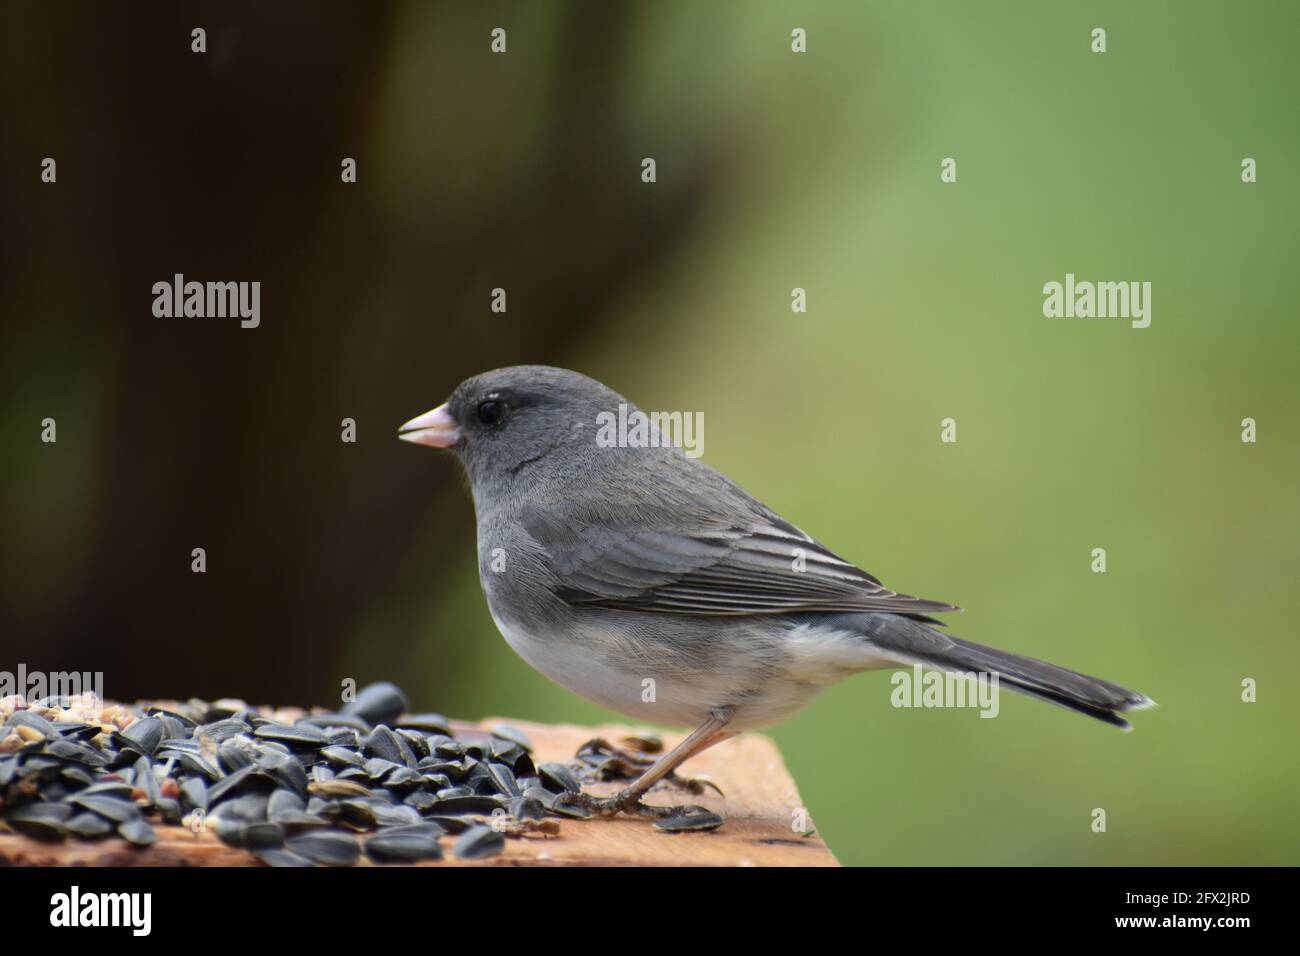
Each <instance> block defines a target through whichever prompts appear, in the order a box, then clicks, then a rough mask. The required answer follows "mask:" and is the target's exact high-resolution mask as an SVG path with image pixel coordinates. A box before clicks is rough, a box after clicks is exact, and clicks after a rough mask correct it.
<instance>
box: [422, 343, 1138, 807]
mask: <svg viewBox="0 0 1300 956" xmlns="http://www.w3.org/2000/svg"><path fill="white" fill-rule="evenodd" d="M637 413H640V409H639V408H638V407H637V406H636V405H634V404H633V403H632V402H630V401H628V399H626V398H624V397H623V396H622V395H620V394H618V393H617V392H614V391H613V390H612V389H610V388H608V387H606V386H605V385H603V384H601V383H600V382H598V381H596V380H595V379H593V378H589V377H587V376H585V375H582V374H580V373H578V372H573V371H569V370H567V369H561V368H553V367H550V366H545V365H521V366H512V367H508V368H500V369H495V370H492V371H488V372H484V373H482V374H479V375H475V376H473V377H471V378H468V379H466V380H465V381H464V382H462V383H461V384H460V385H458V386H457V387H456V388H455V389H454V391H453V392H452V393H451V396H450V397H449V398H448V399H447V401H446V402H445V403H444V404H442V405H439V406H438V407H436V408H434V409H433V410H432V411H429V412H426V413H424V414H422V415H419V416H417V417H415V418H412V419H411V420H410V421H408V422H406V423H405V424H403V425H402V426H401V427H400V428H399V429H398V437H399V438H400V439H401V440H403V441H406V442H411V443H414V444H419V445H426V446H431V447H434V448H440V449H447V450H449V451H451V452H453V453H454V454H455V456H456V457H457V458H459V460H460V462H461V464H462V465H463V466H464V472H465V475H466V477H467V478H468V484H469V490H470V495H471V497H472V498H473V503H474V512H475V518H476V524H477V536H478V567H479V579H480V582H481V584H482V588H483V594H484V596H485V598H486V601H487V606H488V610H489V612H490V614H491V616H492V619H493V621H494V622H495V624H496V626H497V628H498V630H499V631H500V632H501V634H502V636H503V637H504V638H505V640H506V641H507V643H509V645H510V646H511V647H512V648H513V649H514V651H515V652H516V653H517V654H518V655H519V656H520V657H522V658H523V659H524V661H526V662H527V663H528V664H530V665H531V666H532V667H533V668H535V669H536V670H538V671H540V672H541V673H542V674H543V675H545V676H546V677H548V678H550V679H551V680H553V681H554V682H556V683H557V684H559V685H561V686H562V687H565V688H567V689H569V690H571V691H573V692H575V693H577V694H579V695H581V696H582V697H585V698H587V699H588V700H591V701H594V702H595V703H597V704H600V705H602V706H604V707H607V708H609V709H611V710H615V711H618V712H620V713H622V714H626V715H628V716H630V717H633V718H635V719H637V720H643V721H646V722H648V723H654V724H659V725H668V726H681V727H692V728H694V730H693V731H692V732H691V733H690V734H689V735H688V736H686V737H685V739H683V740H682V742H681V743H680V744H678V745H677V746H676V747H674V748H672V749H671V750H669V751H668V752H667V753H665V754H663V755H661V756H660V757H659V758H658V759H657V760H655V761H654V763H653V764H651V765H650V766H648V767H647V768H646V769H645V771H644V773H642V774H641V775H640V776H639V777H638V778H637V779H635V780H634V781H633V782H632V783H630V784H629V785H628V786H627V787H625V788H623V789H622V790H621V791H619V792H617V793H615V794H614V795H613V796H610V797H605V798H600V799H597V798H594V797H590V796H588V795H586V794H583V795H581V796H582V797H583V798H584V799H585V801H586V803H587V805H588V807H589V809H591V810H592V811H593V812H595V813H599V814H606V815H612V814H617V813H620V812H628V813H649V814H654V813H660V812H666V809H665V808H656V807H651V806H649V805H647V804H645V803H644V801H643V797H645V795H646V794H647V793H648V791H649V790H650V789H651V788H652V787H653V786H655V784H657V783H659V782H660V781H662V780H664V779H665V778H669V780H670V781H671V780H677V779H678V778H677V777H676V770H677V768H678V767H679V766H681V764H683V763H684V762H685V761H687V760H688V759H690V758H691V757H694V756H696V755H698V754H699V753H701V752H703V751H704V750H706V749H708V748H709V747H712V746H715V745H716V744H718V743H721V742H722V741H724V740H727V739H729V738H731V737H734V736H735V735H736V734H738V733H741V732H743V731H746V730H751V729H756V728H762V727H767V726H770V725H773V724H776V723H779V722H781V721H783V720H785V719H787V718H789V717H791V716H792V715H794V714H795V713H797V712H798V711H800V710H801V709H803V708H804V707H805V706H807V705H808V704H809V703H810V702H811V701H812V700H813V699H814V698H815V697H816V696H817V694H818V693H820V692H821V691H822V690H823V689H824V688H826V687H827V686H830V685H831V684H834V683H836V682H838V681H839V680H841V679H843V678H845V677H848V676H850V675H852V674H856V673H859V672H862V671H871V670H882V669H899V668H910V667H915V666H918V665H920V666H923V667H925V668H930V669H934V670H938V671H947V672H951V673H956V674H962V675H985V676H986V677H991V676H993V675H996V679H997V686H1001V687H1009V688H1011V689H1012V690H1015V691H1018V692H1020V693H1023V694H1027V695H1029V696H1031V697H1036V698H1039V699H1041V700H1044V701H1048V702H1049V703H1052V704H1056V705H1059V706H1061V707H1065V708H1068V709H1070V710H1073V711H1075V712H1077V713H1080V714H1085V715H1087V716H1089V717H1093V718H1096V719H1097V720H1100V721H1104V722H1106V723H1108V724H1113V725H1115V726H1118V727H1121V728H1123V729H1129V726H1130V725H1129V722H1128V721H1127V720H1126V719H1125V717H1124V716H1123V715H1124V714H1125V713H1126V712H1127V711H1130V710H1136V709H1141V708H1145V707H1149V706H1152V704H1153V703H1154V702H1153V701H1152V700H1151V699H1150V698H1148V697H1147V696H1146V695H1144V694H1140V693H1138V692H1136V691H1132V690H1129V689H1127V688H1125V687H1121V686H1119V685H1117V684H1113V683H1110V682H1108V681H1104V680H1101V679H1099V678H1096V677H1090V676H1088V675H1086V674H1082V673H1079V672H1076V671H1073V670H1069V669H1067V668H1064V667H1059V666H1057V665H1055V664H1049V663H1046V662H1045V661H1041V660H1037V659H1035V658H1032V657H1025V656H1022V655H1020V654H1014V653H1010V652H1007V651H1001V650H997V649H995V648H993V647H988V646H985V645H982V644H976V643H974V642H972V641H967V640H963V639H961V638H958V637H954V636H951V635H949V634H947V633H945V632H944V631H942V630H941V628H942V627H943V625H942V624H941V623H940V621H939V620H938V619H937V618H935V617H934V615H935V614H942V613H945V612H951V611H958V610H960V608H959V607H957V606H956V605H954V604H950V603H948V602H944V601H934V600H927V599H924V598H919V597H913V596H911V595H909V594H904V593H901V592H898V591H894V590H891V589H890V588H888V587H886V586H885V585H884V584H883V583H881V581H880V580H879V579H878V578H876V577H874V576H873V575H871V574H869V573H867V572H866V571H863V570H861V569H860V568H858V567H857V566H856V565H854V564H853V563H852V562H850V561H848V560H846V559H844V558H842V557H840V556H839V555H837V554H835V553H834V552H833V551H831V550H830V549H829V548H827V547H826V546H824V545H822V544H821V543H819V542H818V541H817V540H815V539H814V538H813V537H812V536H811V535H809V534H807V533H806V532H804V531H803V530H801V529H800V528H799V527H798V526H796V525H794V524H793V523H791V522H790V521H787V520H786V519H785V518H783V517H781V516H780V515H779V514H777V513H776V512H775V511H773V510H772V509H770V508H768V507H767V506H766V505H764V504H762V503H761V502H759V501H758V499H756V498H755V497H754V496H752V495H751V494H749V492H747V491H745V489H743V488H742V487H741V486H740V485H738V484H737V483H736V482H734V481H732V480H731V479H730V478H728V477H726V476H725V475H723V474H722V473H721V472H719V471H717V470H716V469H714V468H712V467H711V466H709V465H708V464H706V463H705V462H704V461H703V460H702V459H701V458H700V457H699V456H698V455H688V454H687V453H686V452H685V451H684V450H683V449H682V448H681V447H678V446H677V445H675V444H673V443H672V442H671V441H665V440H662V439H663V438H664V436H662V435H659V434H658V433H657V432H656V431H655V430H654V429H651V430H650V431H649V432H642V433H637V434H635V435H633V436H632V438H636V439H638V440H632V438H627V436H624V438H625V440H620V441H610V440H608V439H609V435H608V433H606V434H603V435H602V433H601V426H602V423H604V422H608V421H610V418H609V416H619V415H622V416H623V417H624V418H631V417H633V416H635V415H636V414H637ZM641 414H644V413H641Z"/></svg>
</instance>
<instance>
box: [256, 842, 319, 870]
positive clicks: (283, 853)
mask: <svg viewBox="0 0 1300 956" xmlns="http://www.w3.org/2000/svg"><path fill="white" fill-rule="evenodd" d="M252 854H253V856H255V857H257V859H258V860H260V861H261V862H263V863H265V864H266V865H267V866H276V867H291V866H315V865H316V864H314V863H312V861H311V860H309V859H307V858H306V857H305V856H299V855H298V854H297V853H294V852H293V851H292V850H285V849H281V848H265V847H263V848H261V849H257V850H253V851H252Z"/></svg>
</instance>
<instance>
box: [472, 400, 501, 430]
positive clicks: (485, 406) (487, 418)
mask: <svg viewBox="0 0 1300 956" xmlns="http://www.w3.org/2000/svg"><path fill="white" fill-rule="evenodd" d="M503 410H504V409H503V408H502V406H501V402H499V401H498V400H497V399H495V398H489V399H487V400H486V401H483V402H479V403H478V420H479V421H481V422H482V423H483V424H484V425H495V424H496V423H497V422H499V421H501V412H502V411H503Z"/></svg>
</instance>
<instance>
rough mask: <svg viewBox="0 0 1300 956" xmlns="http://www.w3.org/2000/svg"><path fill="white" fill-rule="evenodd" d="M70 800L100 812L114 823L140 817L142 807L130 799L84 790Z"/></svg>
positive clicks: (93, 811) (85, 808)
mask: <svg viewBox="0 0 1300 956" xmlns="http://www.w3.org/2000/svg"><path fill="white" fill-rule="evenodd" d="M70 802H71V803H72V804H73V805H74V806H78V807H81V808H82V809H83V810H89V811H91V812H92V813H98V814H99V815H100V816H101V817H104V818H105V819H108V820H112V821H113V822H114V823H128V822H130V821H131V820H137V819H139V817H140V808H139V807H137V806H136V805H135V804H134V803H132V802H131V801H130V800H122V799H120V798H118V797H113V796H109V795H108V794H102V793H91V794H87V793H84V792H82V793H79V794H77V795H76V796H75V797H73V798H72V799H71V801H70Z"/></svg>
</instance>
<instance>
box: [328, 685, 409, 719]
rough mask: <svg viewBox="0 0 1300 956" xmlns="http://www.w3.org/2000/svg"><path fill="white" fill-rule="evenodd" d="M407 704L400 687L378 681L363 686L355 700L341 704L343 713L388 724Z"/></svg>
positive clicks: (398, 715) (402, 711) (399, 714)
mask: <svg viewBox="0 0 1300 956" xmlns="http://www.w3.org/2000/svg"><path fill="white" fill-rule="evenodd" d="M409 706H410V703H409V702H408V701H407V699H406V695H405V694H403V693H402V691H401V689H400V688H398V687H397V686H396V685H394V684H390V683H388V682H387V681H380V682H379V683H376V684H368V685H367V686H365V687H363V688H362V689H361V690H360V691H359V692H358V693H357V697H356V700H354V701H352V702H351V703H348V704H344V705H343V713H344V714H349V715H353V716H356V717H360V718H361V719H362V720H364V721H366V722H367V723H370V724H388V723H392V722H393V721H395V720H397V718H398V717H400V716H401V715H402V714H403V713H405V712H406V709H407V708H408V707H409Z"/></svg>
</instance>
